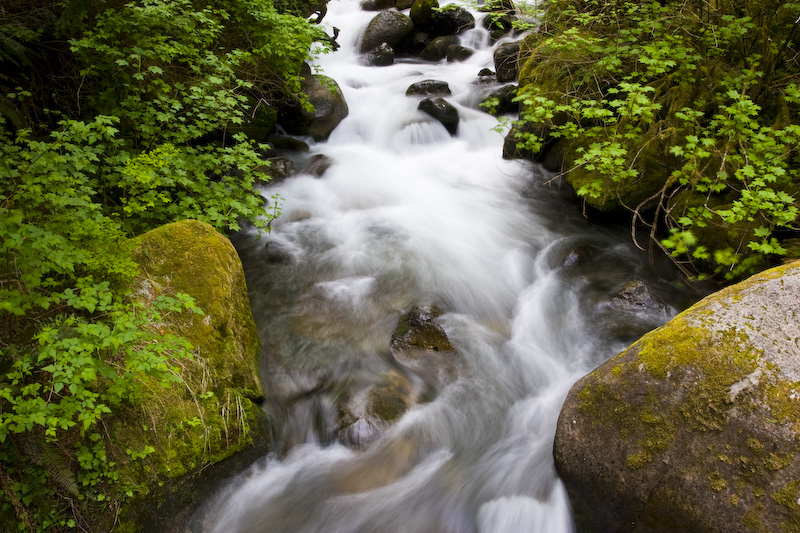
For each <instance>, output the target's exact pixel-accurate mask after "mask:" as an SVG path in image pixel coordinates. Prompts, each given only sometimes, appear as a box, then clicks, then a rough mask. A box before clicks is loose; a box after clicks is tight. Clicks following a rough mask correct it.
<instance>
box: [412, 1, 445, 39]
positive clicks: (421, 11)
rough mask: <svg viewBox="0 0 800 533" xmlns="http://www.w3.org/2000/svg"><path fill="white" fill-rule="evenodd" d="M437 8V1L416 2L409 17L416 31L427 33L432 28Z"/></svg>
mask: <svg viewBox="0 0 800 533" xmlns="http://www.w3.org/2000/svg"><path fill="white" fill-rule="evenodd" d="M438 8H439V2H438V0H416V2H414V4H413V5H412V6H411V13H410V14H409V16H410V17H411V20H412V21H413V22H414V26H415V27H416V28H417V29H419V30H422V31H426V32H427V31H428V30H430V29H431V28H432V27H433V17H434V15H435V14H436V10H437V9H438Z"/></svg>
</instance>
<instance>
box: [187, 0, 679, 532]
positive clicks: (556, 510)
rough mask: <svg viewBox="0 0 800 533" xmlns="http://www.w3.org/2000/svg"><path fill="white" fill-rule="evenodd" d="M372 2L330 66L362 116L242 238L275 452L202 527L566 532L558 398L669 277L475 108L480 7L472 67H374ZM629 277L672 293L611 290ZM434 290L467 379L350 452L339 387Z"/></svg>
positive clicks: (488, 62) (353, 112)
mask: <svg viewBox="0 0 800 533" xmlns="http://www.w3.org/2000/svg"><path fill="white" fill-rule="evenodd" d="M456 3H460V2H456ZM373 16H375V13H374V12H365V11H362V10H361V9H360V6H359V2H358V0H334V1H332V2H331V3H330V4H329V13H328V15H327V17H326V19H325V20H326V22H328V23H329V24H331V25H333V26H335V27H337V28H339V29H340V30H341V33H340V36H339V42H340V44H341V49H340V50H338V51H337V52H336V53H334V54H330V55H326V56H323V57H322V58H321V59H320V61H319V63H320V66H321V67H322V70H323V72H324V73H325V74H326V75H328V76H330V77H332V78H333V79H335V80H336V81H337V82H338V83H339V85H340V86H341V87H342V90H343V92H344V95H345V98H346V100H347V102H348V104H349V107H350V114H349V116H348V117H347V118H346V119H345V120H344V121H343V122H342V123H341V124H340V125H339V127H338V128H337V129H336V130H335V131H334V132H333V134H332V135H331V137H330V138H329V140H328V141H327V142H324V143H314V142H313V141H310V140H309V142H310V144H311V150H310V153H309V154H308V156H309V157H310V156H314V155H320V154H322V155H325V156H327V157H328V158H330V160H331V163H332V164H331V166H330V168H328V169H327V170H326V172H325V173H324V174H323V175H322V176H321V177H318V176H314V175H311V174H302V173H301V174H299V175H296V176H294V177H292V178H290V179H287V180H285V181H282V182H280V183H277V184H275V185H272V186H270V187H269V188H268V189H266V190H265V197H270V196H272V195H276V194H277V195H279V196H280V198H282V209H283V216H282V217H281V218H280V219H278V220H276V222H275V224H274V229H273V231H272V233H271V234H270V235H269V236H268V237H262V238H260V239H258V238H256V235H255V234H243V235H240V236H239V237H238V239H237V241H236V244H237V248H238V249H239V251H240V254H241V256H242V258H243V261H244V263H245V269H246V272H247V277H248V286H249V290H250V292H251V300H252V304H253V310H254V314H255V316H256V322H257V323H258V325H259V329H260V332H261V335H262V339H264V341H265V349H264V360H263V361H262V368H263V379H264V384H265V389H266V394H267V398H268V401H267V406H266V408H267V410H268V414H269V416H270V417H271V419H272V421H273V423H274V424H275V434H274V450H275V453H273V454H271V455H270V456H268V457H265V458H263V459H262V460H261V461H259V462H257V463H256V464H254V465H252V467H251V468H250V469H249V470H248V471H246V472H243V473H241V474H239V475H238V476H236V477H234V478H233V479H232V480H231V481H230V482H229V483H228V485H226V486H225V487H222V488H221V489H220V491H219V493H218V494H217V496H216V497H215V499H214V500H213V501H212V502H209V503H208V504H207V505H204V506H203V509H202V511H201V512H199V513H198V515H197V516H196V517H195V519H194V521H193V522H192V524H191V525H190V526H189V528H190V529H191V530H192V531H198V532H200V531H202V532H206V533H222V532H225V533H245V532H247V533H250V532H252V533H256V532H267V531H270V532H273V531H274V532H348V533H351V532H376V531H387V532H399V531H413V532H427V531H430V532H438V533H440V532H486V533H489V532H493V533H494V532H498V533H499V532H509V533H518V532H520V531H531V532H547V533H557V532H568V531H571V530H572V519H571V516H570V507H569V502H568V499H567V496H566V492H565V489H564V487H563V486H562V484H561V482H560V481H559V479H558V478H557V476H556V473H555V470H554V467H553V460H552V443H553V436H554V432H555V426H556V420H557V417H558V413H559V409H560V406H561V404H562V402H563V400H564V398H565V396H566V393H567V391H568V390H569V388H570V386H571V384H572V383H574V382H575V380H577V379H578V378H579V377H580V376H581V375H583V374H585V373H587V372H588V371H590V370H591V369H592V368H594V367H595V366H596V365H598V364H599V363H601V362H602V361H604V360H606V359H607V358H608V357H610V356H612V355H614V354H615V353H617V352H618V351H620V350H621V349H622V348H624V347H625V346H626V345H627V343H629V342H631V341H632V340H634V339H635V338H636V337H637V336H638V335H641V334H642V333H644V332H645V331H647V330H648V329H650V328H652V327H655V326H657V325H659V324H660V323H663V322H664V321H666V320H667V319H668V318H669V316H670V315H671V314H673V313H674V309H675V308H676V307H679V306H680V302H677V301H676V300H675V298H677V296H676V295H677V294H678V293H677V291H676V290H675V286H676V282H675V278H674V277H672V278H670V277H669V276H670V275H669V274H663V273H658V272H655V271H654V270H653V269H652V267H651V266H649V263H648V258H647V256H646V254H643V253H641V252H640V251H639V250H637V249H636V248H634V247H633V245H631V244H630V243H629V241H630V237H629V234H628V232H626V231H614V230H610V229H602V228H597V227H592V226H591V225H590V224H589V223H588V222H587V221H586V220H585V219H583V218H582V216H581V214H580V208H579V205H577V204H576V202H575V200H574V199H573V198H572V197H571V196H570V195H569V194H565V193H563V192H562V191H561V190H560V189H559V188H558V187H557V186H556V184H555V183H550V179H551V178H552V176H550V175H547V173H546V172H545V171H544V170H542V169H541V168H539V167H537V166H533V165H531V164H529V163H523V162H519V161H506V160H503V159H502V145H503V137H502V135H501V134H499V133H497V132H496V131H494V130H493V127H494V126H496V124H497V120H496V119H495V118H494V117H492V116H490V115H488V114H486V113H484V112H483V111H481V110H479V109H478V106H477V104H478V102H479V101H480V100H481V98H482V97H483V96H485V94H486V92H487V91H488V88H487V86H486V85H485V84H483V85H482V84H480V83H478V81H477V79H478V76H477V73H478V72H479V71H480V70H481V69H482V68H485V67H490V68H492V67H493V65H492V49H493V48H492V46H491V45H490V44H489V38H488V35H487V33H486V31H485V30H483V29H482V28H481V27H480V24H477V26H478V27H477V28H476V29H473V30H469V31H467V32H465V33H463V34H461V35H460V39H461V42H462V44H464V45H466V46H470V47H473V48H475V50H476V52H475V53H474V54H473V55H472V56H471V57H470V58H469V59H468V60H466V61H464V62H458V63H450V62H439V63H426V62H421V61H416V60H409V59H400V60H398V61H396V62H395V64H394V65H392V66H388V67H367V66H363V65H362V64H361V63H360V62H359V55H358V53H357V45H356V43H357V40H358V36H359V34H360V33H361V32H362V31H363V29H364V28H365V26H366V25H367V23H368V22H369V20H370V19H371V18H372V17H373ZM477 18H478V17H476V19H477ZM426 79H435V80H442V81H446V82H447V83H448V84H449V86H450V89H451V91H452V95H451V96H448V97H446V98H447V100H448V101H449V102H450V103H452V104H453V105H454V106H456V108H457V109H458V112H459V114H460V117H461V121H460V124H459V126H458V131H457V134H456V135H455V136H451V135H450V134H449V133H448V132H447V131H446V130H445V128H444V127H443V126H442V125H441V124H439V123H438V122H436V121H434V120H432V119H431V117H429V116H427V115H425V114H424V113H422V112H421V111H418V110H417V105H418V102H419V99H417V98H413V97H408V96H406V95H405V93H406V89H407V88H408V86H409V85H410V84H412V83H414V82H418V81H422V80H426ZM495 87H496V86H495ZM632 280H637V281H642V282H644V283H645V284H646V285H647V287H648V288H649V290H650V291H651V292H652V293H653V294H655V295H657V296H659V295H660V297H661V298H662V299H664V300H665V301H666V302H667V304H665V306H664V308H663V309H660V310H643V311H642V310H640V311H636V312H630V311H629V310H628V311H626V310H625V309H620V308H619V307H615V305H614V297H615V295H616V294H617V293H619V292H620V291H621V290H622V289H623V288H624V287H625V285H626V283H628V282H630V281H632ZM420 304H435V305H437V306H438V307H440V308H441V309H443V310H444V311H445V313H444V315H442V316H441V317H440V318H439V319H438V321H439V324H440V325H441V327H442V328H443V329H444V331H445V332H446V333H447V335H448V337H449V339H450V341H451V342H452V344H453V345H454V346H455V348H456V349H457V351H458V353H459V358H460V363H459V364H460V365H461V366H460V370H459V372H458V377H457V378H456V379H454V380H452V381H451V382H449V383H446V384H445V385H442V386H440V387H438V388H436V387H435V388H434V390H433V391H432V392H430V393H429V394H427V395H423V397H422V400H421V401H419V402H418V403H416V404H415V405H414V406H413V407H411V408H410V409H408V410H407V411H406V412H405V413H404V414H403V416H402V417H401V418H399V420H397V421H396V423H394V424H393V425H392V426H391V427H389V428H387V429H386V430H385V431H384V432H383V433H382V434H381V435H380V437H378V438H377V439H376V440H374V441H373V442H371V443H370V444H369V445H368V446H366V447H365V448H364V449H362V450H359V451H354V450H351V449H349V448H347V447H345V446H344V445H342V444H341V443H339V442H338V441H337V437H336V432H335V431H334V429H335V426H336V418H337V416H338V414H337V407H336V405H337V401H338V399H339V398H340V397H341V396H342V395H343V394H346V393H347V392H348V391H353V390H359V389H360V388H363V387H365V386H367V385H369V384H371V383H375V382H376V381H377V380H379V379H380V376H382V375H385V374H386V372H388V371H392V370H395V371H396V370H397V368H398V365H397V364H396V362H395V361H393V360H392V354H391V350H390V346H389V341H390V338H391V335H392V332H393V331H394V328H395V326H396V324H397V321H398V318H399V316H400V315H401V314H402V313H403V312H405V311H407V310H408V309H409V308H411V307H413V306H416V305H420ZM408 377H409V379H410V380H411V381H412V382H413V380H414V379H417V378H419V376H413V375H409V376H408ZM423 379H424V377H423Z"/></svg>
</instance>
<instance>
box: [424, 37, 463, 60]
mask: <svg viewBox="0 0 800 533" xmlns="http://www.w3.org/2000/svg"><path fill="white" fill-rule="evenodd" d="M460 42H461V41H459V39H458V37H456V36H455V35H446V36H443V37H436V38H435V39H433V40H432V41H431V42H430V43H428V45H427V46H426V47H425V48H423V50H422V52H420V53H419V56H417V57H419V58H420V59H424V60H425V61H441V60H442V59H444V58H445V57H447V49H448V48H449V47H450V46H452V45H454V44H455V45H458V44H459V43H460Z"/></svg>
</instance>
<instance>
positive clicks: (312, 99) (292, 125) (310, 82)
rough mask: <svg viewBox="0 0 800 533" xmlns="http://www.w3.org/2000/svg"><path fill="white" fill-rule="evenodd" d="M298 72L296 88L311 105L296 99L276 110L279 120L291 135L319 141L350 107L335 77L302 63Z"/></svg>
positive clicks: (331, 129) (343, 117) (326, 136)
mask: <svg viewBox="0 0 800 533" xmlns="http://www.w3.org/2000/svg"><path fill="white" fill-rule="evenodd" d="M384 13H387V12H384ZM378 44H380V43H378ZM302 74H303V77H304V79H303V81H302V82H301V84H300V88H301V89H302V90H303V92H304V93H305V94H306V95H307V96H308V101H309V103H310V104H311V105H312V107H313V109H310V110H309V109H307V108H305V107H303V106H301V105H300V104H299V102H298V103H296V104H294V105H289V106H286V107H284V108H282V109H281V111H280V113H279V122H280V124H281V125H282V126H283V127H284V128H285V129H286V131H287V132H288V133H290V134H291V135H308V136H310V137H311V138H313V139H314V140H315V141H323V140H325V139H327V138H328V136H329V135H330V134H331V132H333V130H334V129H335V128H336V126H338V125H339V123H340V122H341V121H342V120H344V119H345V118H346V117H347V115H348V114H349V112H350V109H349V108H348V106H347V102H346V101H345V99H344V94H342V89H341V88H340V87H339V84H337V83H336V81H335V80H333V79H332V78H329V77H327V76H321V75H315V74H311V69H310V67H309V66H308V65H304V66H303V71H302Z"/></svg>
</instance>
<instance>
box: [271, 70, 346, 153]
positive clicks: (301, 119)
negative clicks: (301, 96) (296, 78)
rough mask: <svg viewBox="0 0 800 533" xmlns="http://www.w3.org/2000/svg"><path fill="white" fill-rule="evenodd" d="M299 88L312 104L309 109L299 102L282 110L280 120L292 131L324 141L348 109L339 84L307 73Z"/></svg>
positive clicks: (294, 133) (288, 131) (325, 77)
mask: <svg viewBox="0 0 800 533" xmlns="http://www.w3.org/2000/svg"><path fill="white" fill-rule="evenodd" d="M304 77H305V79H304V80H303V82H302V83H301V88H302V90H303V92H304V93H306V94H307V95H308V100H309V102H310V103H311V105H312V106H313V107H314V108H313V110H311V111H309V110H307V109H304V108H303V107H301V106H299V105H295V106H289V107H286V108H285V109H282V110H281V113H280V118H279V122H280V123H281V125H282V126H283V127H284V128H285V129H286V132H287V133H290V134H292V135H308V136H310V137H312V138H313V139H314V140H315V141H323V140H325V139H327V138H328V136H329V135H330V134H331V132H332V131H333V130H334V129H335V128H336V126H338V125H339V123H340V122H341V121H342V120H344V118H345V117H346V116H347V114H348V113H349V109H348V107H347V102H346V101H345V99H344V95H343V94H342V90H341V89H340V88H339V85H338V84H337V83H336V82H335V81H334V80H333V79H331V78H328V77H327V76H318V75H314V74H309V73H306V74H305V75H304Z"/></svg>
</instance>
